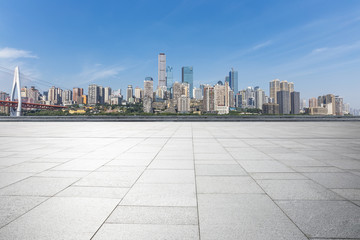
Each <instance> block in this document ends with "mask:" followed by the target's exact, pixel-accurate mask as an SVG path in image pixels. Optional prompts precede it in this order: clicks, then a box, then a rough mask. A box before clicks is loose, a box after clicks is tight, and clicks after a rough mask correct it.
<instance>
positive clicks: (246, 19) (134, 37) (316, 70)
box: [0, 0, 360, 108]
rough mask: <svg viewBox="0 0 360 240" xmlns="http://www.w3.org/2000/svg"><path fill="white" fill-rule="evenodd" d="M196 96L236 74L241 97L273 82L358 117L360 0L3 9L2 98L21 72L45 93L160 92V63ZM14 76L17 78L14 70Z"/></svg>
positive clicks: (2, 4) (203, 0)
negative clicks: (336, 103) (162, 57)
mask: <svg viewBox="0 0 360 240" xmlns="http://www.w3.org/2000/svg"><path fill="white" fill-rule="evenodd" d="M162 52H163V53H165V54H166V56H167V65H169V66H172V67H173V68H174V79H175V80H176V81H181V67H182V66H193V67H194V86H199V84H202V83H207V84H215V83H216V82H217V81H219V80H222V81H224V78H225V76H226V75H228V73H229V71H230V70H231V68H234V69H235V70H237V71H238V75H239V89H244V88H247V87H248V86H260V88H262V89H264V90H265V91H266V93H267V94H269V92H268V89H269V82H270V81H271V80H273V79H275V78H278V79H280V80H287V81H291V82H294V83H295V91H299V92H300V94H301V98H304V99H308V98H310V97H317V96H320V95H324V94H328V93H332V94H335V95H340V96H342V97H343V98H344V102H346V103H350V106H351V107H353V108H360V98H359V97H358V95H359V91H360V1H358V0H346V1H345V0H291V1H289V0H276V1H274V0H246V1H245V0H235V1H231V0H229V1H228V0H222V1H213V0H184V1H179V0H177V1H174V0H164V1H163V0H159V1H158V0H156V1H155V0H154V1H149V0H147V1H145V0H132V1H122V0H115V1H110V0H104V1H90V0H77V1H73V0H61V1H58V0H51V1H47V0H43V1H40V0H22V1H19V0H1V1H0V90H1V91H5V92H10V90H11V85H12V78H13V76H12V74H13V73H12V72H13V69H14V67H15V66H17V65H18V66H20V70H21V72H22V74H23V75H24V77H23V78H22V80H21V81H22V85H23V86H31V85H35V86H36V87H38V89H40V90H42V91H45V90H47V89H48V88H49V87H51V86H52V85H54V86H57V87H61V88H63V89H72V88H73V87H83V88H84V89H85V90H86V91H87V87H88V85H89V84H91V83H95V84H98V85H102V86H104V87H105V86H110V87H112V89H118V88H121V89H122V92H123V93H124V92H125V89H126V87H127V85H133V86H134V87H136V86H139V87H143V81H144V79H145V77H147V76H151V77H152V78H153V79H154V81H155V82H154V84H155V85H157V80H158V76H157V75H158V74H157V59H158V54H159V53H162ZM8 69H11V70H8Z"/></svg>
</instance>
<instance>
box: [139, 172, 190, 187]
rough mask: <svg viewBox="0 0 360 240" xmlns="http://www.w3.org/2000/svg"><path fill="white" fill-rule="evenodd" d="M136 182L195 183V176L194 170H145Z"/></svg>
mask: <svg viewBox="0 0 360 240" xmlns="http://www.w3.org/2000/svg"><path fill="white" fill-rule="evenodd" d="M138 182H139V183H190V184H191V183H192V184H195V176H194V170H146V171H145V172H144V173H143V174H142V175H141V177H140V178H139V180H138Z"/></svg>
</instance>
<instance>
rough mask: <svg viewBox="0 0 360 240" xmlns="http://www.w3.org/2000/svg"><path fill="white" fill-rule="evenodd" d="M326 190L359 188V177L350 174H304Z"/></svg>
mask: <svg viewBox="0 0 360 240" xmlns="http://www.w3.org/2000/svg"><path fill="white" fill-rule="evenodd" d="M304 175H305V176H307V177H309V178H310V179H312V180H314V181H315V182H318V183H320V184H321V185H323V186H325V187H327V188H359V186H360V176H356V175H354V174H352V173H304Z"/></svg>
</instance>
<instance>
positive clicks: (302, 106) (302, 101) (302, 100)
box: [300, 99, 306, 110]
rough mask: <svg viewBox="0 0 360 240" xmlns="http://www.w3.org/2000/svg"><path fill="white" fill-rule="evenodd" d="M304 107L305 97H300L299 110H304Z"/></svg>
mask: <svg viewBox="0 0 360 240" xmlns="http://www.w3.org/2000/svg"><path fill="white" fill-rule="evenodd" d="M305 108H306V99H301V101H300V110H304V109H305Z"/></svg>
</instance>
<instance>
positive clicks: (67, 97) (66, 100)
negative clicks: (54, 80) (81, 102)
mask: <svg viewBox="0 0 360 240" xmlns="http://www.w3.org/2000/svg"><path fill="white" fill-rule="evenodd" d="M72 95H73V93H72V91H71V90H64V91H63V95H62V104H64V105H71V104H72V101H73V100H72V99H73V96H72Z"/></svg>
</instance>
